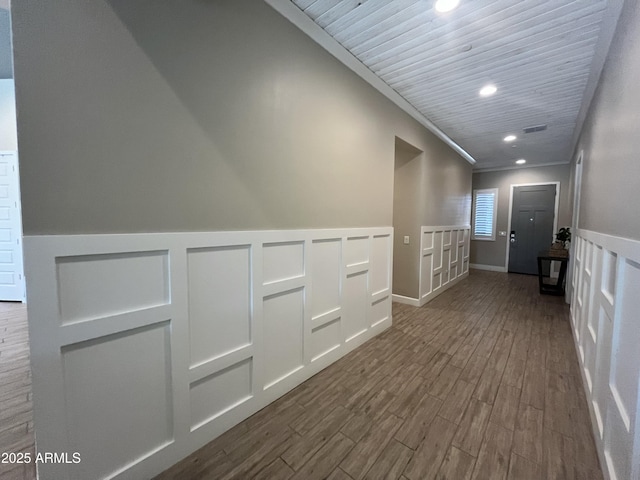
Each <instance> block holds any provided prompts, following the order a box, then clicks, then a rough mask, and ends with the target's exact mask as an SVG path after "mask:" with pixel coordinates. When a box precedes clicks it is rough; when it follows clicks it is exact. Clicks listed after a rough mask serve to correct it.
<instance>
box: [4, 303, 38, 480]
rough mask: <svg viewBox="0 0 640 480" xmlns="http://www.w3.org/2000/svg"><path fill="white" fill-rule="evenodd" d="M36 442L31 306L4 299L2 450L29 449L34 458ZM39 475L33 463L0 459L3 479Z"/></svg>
mask: <svg viewBox="0 0 640 480" xmlns="http://www.w3.org/2000/svg"><path fill="white" fill-rule="evenodd" d="M34 442H35V440H34V436H33V404H32V402H31V370H30V368H29V331H28V328H27V307H26V305H25V304H23V303H12V302H0V453H2V452H12V453H19V452H29V453H30V454H31V457H32V458H33V455H34V454H35V453H34V451H35V449H34ZM1 460H2V459H0V461H1ZM35 478H36V473H35V465H34V464H33V463H31V464H16V463H14V464H9V463H0V480H32V479H35Z"/></svg>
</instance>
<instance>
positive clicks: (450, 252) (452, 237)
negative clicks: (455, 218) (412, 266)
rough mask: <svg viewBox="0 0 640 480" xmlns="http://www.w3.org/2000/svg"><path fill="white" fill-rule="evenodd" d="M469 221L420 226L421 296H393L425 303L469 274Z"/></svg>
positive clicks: (403, 301) (409, 303)
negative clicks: (460, 223)
mask: <svg viewBox="0 0 640 480" xmlns="http://www.w3.org/2000/svg"><path fill="white" fill-rule="evenodd" d="M469 235H470V226H469V225H453V226H443V227H424V226H423V227H420V259H419V261H420V277H419V288H418V291H419V292H420V298H410V297H404V296H402V295H394V296H393V300H394V301H396V302H399V303H405V304H407V305H413V306H414V307H421V306H422V305H424V304H425V303H427V302H428V301H429V300H431V299H432V298H434V297H436V296H438V295H440V294H441V293H442V292H444V291H445V290H447V289H448V288H450V287H452V286H453V285H455V284H456V283H458V282H459V281H460V280H462V279H463V278H465V277H467V276H468V275H469V238H470V237H469Z"/></svg>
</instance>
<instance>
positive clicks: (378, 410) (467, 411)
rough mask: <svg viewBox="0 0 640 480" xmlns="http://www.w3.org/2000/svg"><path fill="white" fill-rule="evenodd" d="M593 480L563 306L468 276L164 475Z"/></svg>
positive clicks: (481, 275) (525, 287) (519, 283)
mask: <svg viewBox="0 0 640 480" xmlns="http://www.w3.org/2000/svg"><path fill="white" fill-rule="evenodd" d="M325 478H327V479H331V480H359V479H369V480H374V479H403V480H427V479H431V478H438V479H453V480H464V479H481V480H485V479H486V480H489V479H490V480H498V479H522V480H536V479H540V480H543V479H544V480H547V479H575V480H577V479H584V480H598V479H602V473H601V470H600V467H599V465H598V459H597V455H596V451H595V446H594V442H593V437H592V433H591V427H590V422H589V414H588V411H587V405H586V400H585V396H584V392H583V389H582V385H581V378H580V373H579V371H578V363H577V360H576V353H575V349H574V345H573V341H572V337H571V330H570V326H569V315H568V307H567V305H565V304H564V302H563V300H562V299H561V298H557V297H549V296H541V295H539V294H538V291H537V278H536V277H532V276H523V275H513V274H508V275H507V274H503V273H492V272H480V271H472V272H471V274H470V276H469V278H468V279H467V280H465V281H463V282H461V283H459V284H458V285H456V286H455V287H453V288H452V289H451V290H449V291H447V292H445V293H444V294H442V295H441V296H439V297H437V298H436V299H434V300H433V301H432V302H430V303H429V304H427V305H426V306H424V307H422V308H414V307H409V306H406V305H400V304H394V306H393V326H392V327H391V328H390V329H389V330H387V331H385V332H384V333H383V334H381V335H379V336H378V337H376V338H375V339H373V340H371V341H370V342H368V343H366V344H365V345H363V346H362V347H360V348H358V349H356V350H355V351H353V352H351V353H350V354H349V355H347V356H345V357H343V358H342V359H341V360H339V361H338V362H336V363H335V364H333V365H331V366H330V367H329V368H327V369H325V370H323V371H322V372H320V373H319V374H317V375H316V376H314V377H312V378H311V379H309V380H308V381H306V382H305V383H303V384H302V385H300V386H298V387H297V388H295V389H294V390H293V391H291V392H290V393H288V394H287V395H285V396H283V397H282V398H280V399H279V400H277V401H276V402H274V403H272V404H271V405H269V406H267V407H266V408H264V409H263V410H261V411H260V412H258V413H256V414H255V415H253V416H252V417H250V418H248V419H247V420H245V421H244V422H242V423H240V424H239V425H237V426H236V427H234V428H233V429H231V430H229V431H228V432H226V433H225V434H223V435H222V436H221V437H219V438H217V439H215V440H214V441H212V442H211V443H209V444H208V445H206V446H205V447H203V448H202V449H200V450H199V451H197V452H195V453H194V454H192V455H191V456H189V457H187V458H186V459H184V460H183V461H182V462H180V463H178V464H177V465H175V466H173V467H172V468H170V469H169V470H167V471H166V472H164V473H163V474H161V475H160V476H158V477H156V480H170V479H176V480H177V479H190V480H196V479H201V480H204V479H207V480H225V479H265V480H267V479H268V480H280V479H281V480H286V479H295V480H314V479H325Z"/></svg>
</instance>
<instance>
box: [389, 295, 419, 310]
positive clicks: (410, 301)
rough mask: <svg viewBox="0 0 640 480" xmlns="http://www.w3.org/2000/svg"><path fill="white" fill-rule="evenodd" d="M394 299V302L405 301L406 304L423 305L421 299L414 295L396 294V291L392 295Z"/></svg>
mask: <svg viewBox="0 0 640 480" xmlns="http://www.w3.org/2000/svg"><path fill="white" fill-rule="evenodd" d="M392 299H393V301H394V302H398V303H403V304H405V305H411V306H412V307H421V306H422V305H420V300H418V299H417V298H413V297H405V296H404V295H396V294H395V293H394V294H393V295H392Z"/></svg>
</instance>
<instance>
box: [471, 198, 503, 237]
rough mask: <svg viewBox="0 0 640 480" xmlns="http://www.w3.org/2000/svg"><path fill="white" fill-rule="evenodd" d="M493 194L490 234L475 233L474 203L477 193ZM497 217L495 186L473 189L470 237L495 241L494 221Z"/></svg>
mask: <svg viewBox="0 0 640 480" xmlns="http://www.w3.org/2000/svg"><path fill="white" fill-rule="evenodd" d="M487 193H492V194H493V218H492V223H491V236H487V235H480V236H477V235H476V204H477V197H478V194H487ZM497 217H498V189H497V188H479V189H476V190H474V191H473V216H472V219H471V239H472V240H482V241H489V242H490V241H495V240H496V221H497Z"/></svg>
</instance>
